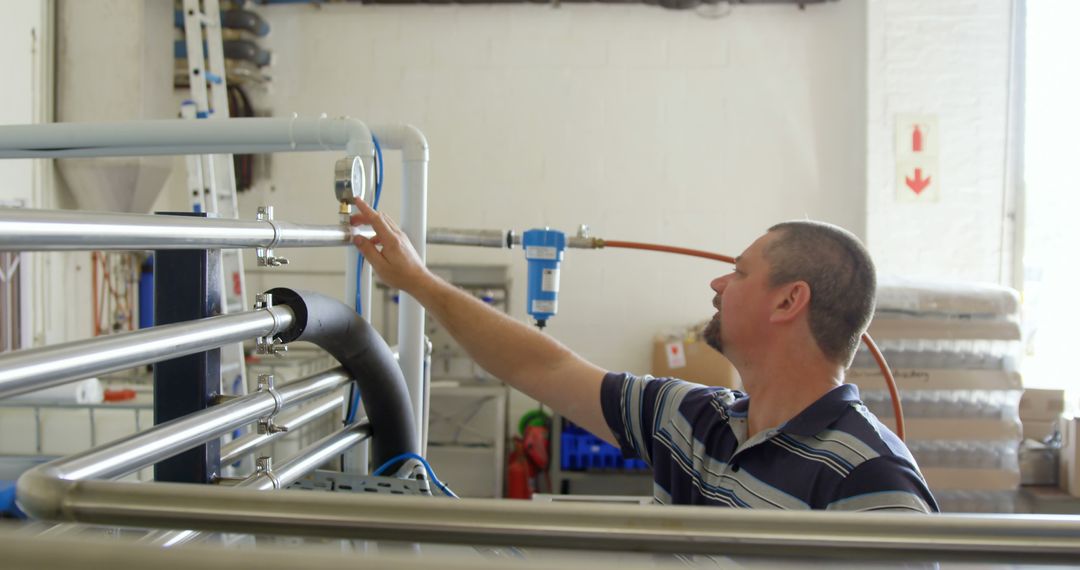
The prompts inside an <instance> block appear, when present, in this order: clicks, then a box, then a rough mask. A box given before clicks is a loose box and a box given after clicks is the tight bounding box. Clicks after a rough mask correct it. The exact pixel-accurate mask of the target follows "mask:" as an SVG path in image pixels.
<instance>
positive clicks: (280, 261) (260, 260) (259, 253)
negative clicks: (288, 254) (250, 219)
mask: <svg viewBox="0 0 1080 570" xmlns="http://www.w3.org/2000/svg"><path fill="white" fill-rule="evenodd" d="M255 219H256V220H258V221H260V222H269V223H270V225H271V226H272V227H273V228H274V239H273V240H272V241H271V242H270V245H269V246H267V247H257V248H255V262H256V263H257V264H258V266H259V267H280V266H282V265H288V264H289V260H288V259H286V258H284V257H275V256H274V244H276V243H277V242H278V238H279V231H278V226H277V224H275V223H274V207H273V206H259V209H258V210H257V211H256V212H255Z"/></svg>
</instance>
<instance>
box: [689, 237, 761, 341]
mask: <svg viewBox="0 0 1080 570" xmlns="http://www.w3.org/2000/svg"><path fill="white" fill-rule="evenodd" d="M775 238H776V236H775V235H773V234H772V233H768V234H765V235H763V236H761V237H760V238H758V239H757V240H756V241H755V242H754V243H753V244H751V245H750V247H748V248H746V251H744V252H743V253H742V255H740V256H739V257H737V258H735V269H734V271H732V272H731V273H729V274H727V275H724V276H722V277H717V278H716V279H713V280H712V282H711V283H710V284H709V286H710V287H712V290H713V291H715V292H716V295H715V296H714V297H713V307H715V308H716V314H714V315H713V318H712V321H710V322H709V325H708V326H707V327H706V328H705V333H704V336H705V342H706V343H708V344H709V346H711V347H713V348H715V349H716V350H718V351H720V352H722V353H724V354H725V355H727V356H728V357H729V358H731V357H732V356H736V355H738V354H744V353H745V351H746V349H747V348H750V347H752V346H753V345H754V343H755V341H756V340H758V339H760V338H761V335H762V333H763V331H764V328H765V326H766V325H767V324H768V321H769V313H770V310H771V306H770V298H769V295H768V292H769V289H770V288H769V272H770V268H769V263H768V261H766V259H765V254H764V253H765V248H766V247H767V246H768V245H769V244H770V243H772V241H773V240H774V239H775Z"/></svg>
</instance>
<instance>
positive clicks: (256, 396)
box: [37, 368, 351, 480]
mask: <svg viewBox="0 0 1080 570" xmlns="http://www.w3.org/2000/svg"><path fill="white" fill-rule="evenodd" d="M350 380H351V379H350V377H349V376H348V375H347V374H346V373H345V371H344V369H341V368H335V369H333V370H328V371H326V372H321V373H319V374H315V375H312V376H309V377H307V378H304V379H302V380H297V381H295V382H290V383H288V384H285V385H282V386H279V387H277V388H276V389H275V391H276V392H277V394H278V397H279V398H280V399H281V406H288V405H291V404H295V403H297V402H302V401H304V400H307V399H309V398H312V397H315V396H319V395H322V394H326V393H327V392H331V391H333V390H337V389H338V388H341V387H342V386H344V385H346V384H347V383H348V382H349V381H350ZM277 405H278V404H277V403H276V402H275V398H274V395H273V394H271V393H270V392H269V391H262V392H253V393H251V394H248V395H246V396H241V397H239V398H236V399H234V400H230V401H228V402H227V403H224V404H220V405H217V406H214V407H212V408H207V409H205V410H202V411H199V412H195V413H193V414H189V415H187V416H184V417H182V418H177V419H175V420H173V421H170V422H166V423H163V424H159V425H156V426H154V427H152V428H150V429H148V430H146V431H143V432H141V433H137V434H133V435H130V436H128V437H125V438H123V439H120V440H118V441H114V442H112V443H109V444H107V445H104V446H100V447H96V448H94V449H90V450H87V451H84V452H82V453H78V454H75V455H70V456H67V457H63V458H61V459H58V460H56V461H53V462H51V463H48V464H45V465H42V466H40V467H38V468H37V469H42V470H43V471H46V472H48V473H49V474H50V476H52V477H56V478H59V479H65V480H84V479H112V478H115V477H122V476H124V475H126V474H128V473H131V472H134V471H137V470H139V469H142V468H143V467H146V466H148V465H151V464H154V463H157V462H158V461H161V460H163V459H166V458H169V457H172V456H173V455H176V454H177V453H180V452H183V451H186V450H188V449H191V448H192V447H195V446H197V445H201V444H203V443H206V442H207V441H210V440H212V439H214V438H216V437H220V436H221V435H222V434H225V433H228V432H229V431H231V430H233V429H236V428H238V427H241V426H243V425H246V424H249V423H251V422H253V421H255V420H257V419H259V418H263V417H266V416H268V415H270V414H271V413H273V412H274V410H275V408H276V406H277Z"/></svg>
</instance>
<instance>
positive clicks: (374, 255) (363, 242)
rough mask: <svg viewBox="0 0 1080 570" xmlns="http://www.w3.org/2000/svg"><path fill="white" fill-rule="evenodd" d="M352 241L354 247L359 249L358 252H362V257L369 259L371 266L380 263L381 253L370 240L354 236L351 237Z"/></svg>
mask: <svg viewBox="0 0 1080 570" xmlns="http://www.w3.org/2000/svg"><path fill="white" fill-rule="evenodd" d="M353 243H354V244H355V245H356V249H359V250H360V253H362V254H364V259H367V260H368V261H370V262H371V264H372V265H373V266H376V265H382V262H383V257H382V253H380V252H379V250H378V248H376V247H375V243H373V242H372V240H369V239H367V238H366V237H364V236H356V237H354V238H353Z"/></svg>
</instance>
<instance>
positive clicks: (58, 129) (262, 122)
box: [0, 117, 375, 158]
mask: <svg viewBox="0 0 1080 570" xmlns="http://www.w3.org/2000/svg"><path fill="white" fill-rule="evenodd" d="M326 150H345V152H346V153H348V154H350V155H360V156H366V157H370V156H372V154H373V153H374V152H375V147H374V145H373V144H372V142H371V131H370V130H368V128H367V126H366V125H365V124H364V123H362V122H360V121H358V120H356V119H350V118H338V119H331V118H327V117H320V118H317V119H301V118H298V117H293V118H289V119H273V118H239V119H221V120H216V121H185V120H179V119H168V120H156V121H124V122H114V123H50V124H44V125H7V126H0V158H66V157H90V156H155V155H180V154H264V153H270V152H301V151H326Z"/></svg>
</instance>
